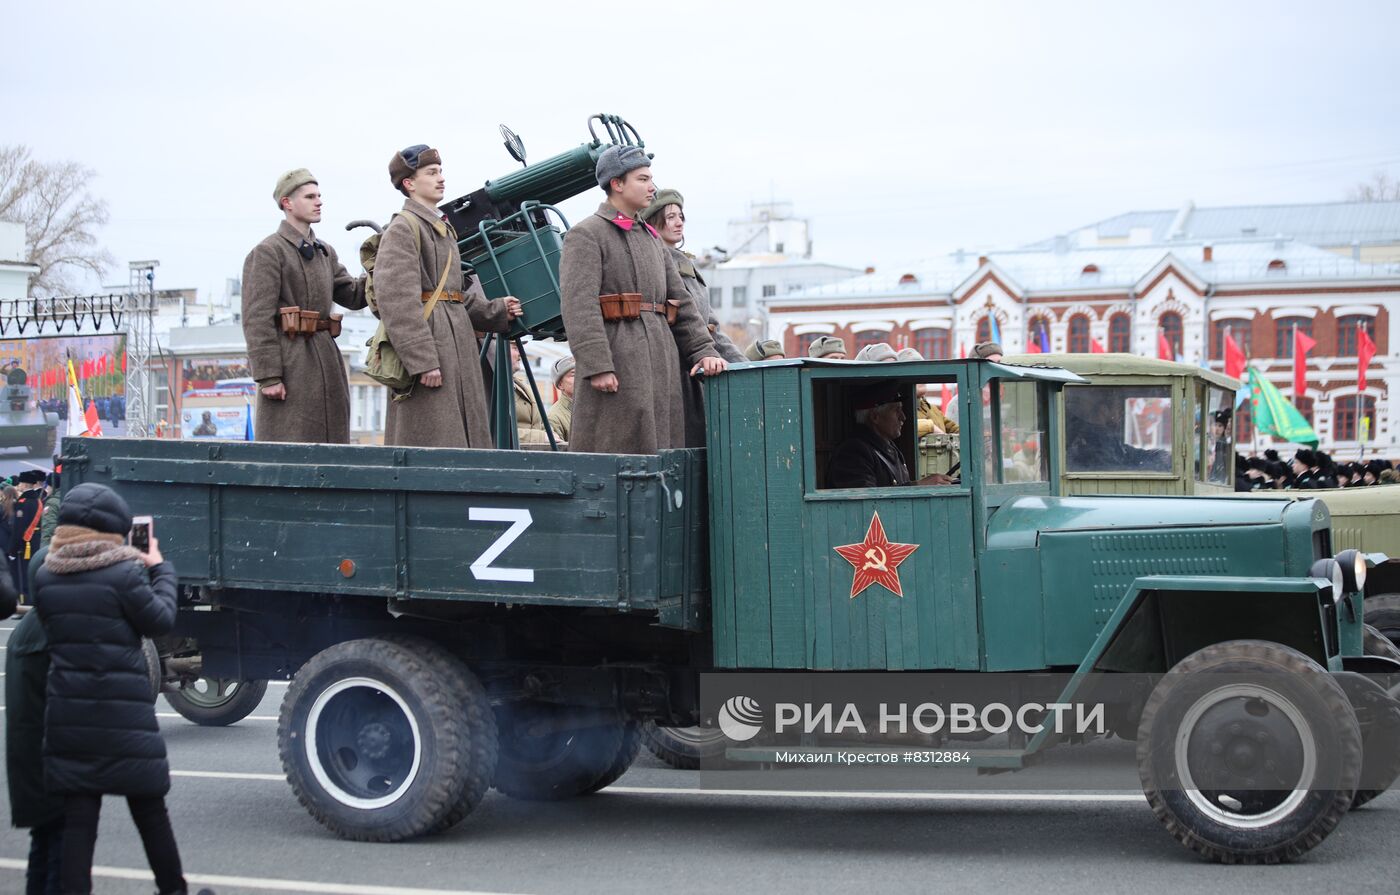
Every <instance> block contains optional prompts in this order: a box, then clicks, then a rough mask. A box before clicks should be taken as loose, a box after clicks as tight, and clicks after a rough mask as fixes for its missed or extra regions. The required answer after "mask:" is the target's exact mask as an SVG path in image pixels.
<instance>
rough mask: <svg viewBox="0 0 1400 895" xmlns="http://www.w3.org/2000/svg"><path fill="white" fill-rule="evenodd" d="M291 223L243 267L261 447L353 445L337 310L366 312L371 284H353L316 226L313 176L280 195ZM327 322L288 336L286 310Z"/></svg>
mask: <svg viewBox="0 0 1400 895" xmlns="http://www.w3.org/2000/svg"><path fill="white" fill-rule="evenodd" d="M273 198H274V199H276V200H277V207H278V208H280V209H282V213H283V215H284V216H285V218H286V219H285V220H284V221H282V223H281V224H280V225H278V227H277V232H276V233H274V234H272V235H271V236H269V237H267V238H266V239H264V240H263V241H262V242H260V243H258V244H257V245H256V246H255V247H254V248H253V250H252V251H251V252H249V253H248V257H247V258H246V259H245V260H244V262H243V337H244V339H245V340H246V341H247V343H248V366H249V368H250V369H251V370H252V372H253V378H254V379H255V380H256V381H257V383H258V409H257V425H256V427H255V429H254V434H255V436H256V438H257V440H258V441H304V442H327V443H331V444H347V443H349V441H350V389H349V385H348V384H347V382H346V377H345V364H344V362H343V361H342V360H341V357H340V349H339V348H337V347H336V342H335V338H334V337H333V335H332V332H331V329H330V327H331V322H330V313H331V303H332V302H334V303H335V304H338V305H340V306H341V307H344V308H350V309H352V310H353V309H355V308H363V307H364V306H365V281H364V277H352V276H350V272H349V271H347V270H346V269H345V265H343V264H341V263H340V259H339V258H338V257H336V254H335V249H333V248H332V247H331V246H329V245H327V244H326V243H324V242H321V241H320V240H319V239H317V238H316V234H315V233H314V232H312V230H311V225H312V224H316V223H320V220H321V186H320V184H318V183H317V182H316V178H315V177H313V176H312V174H311V172H310V171H308V170H306V169H305V168H297V169H295V170H292V171H288V172H287V173H285V174H283V175H282V177H281V178H279V179H278V181H277V187H276V189H274V190H273ZM292 306H295V307H298V308H300V309H301V310H302V311H314V312H316V313H317V314H319V315H320V316H319V318H318V319H317V321H316V322H315V323H314V324H312V323H310V321H306V324H307V328H308V330H310V329H312V327H314V331H309V332H305V333H301V334H297V335H292V336H288V335H285V334H284V333H283V331H282V323H281V321H282V316H281V313H280V309H281V308H286V307H292Z"/></svg>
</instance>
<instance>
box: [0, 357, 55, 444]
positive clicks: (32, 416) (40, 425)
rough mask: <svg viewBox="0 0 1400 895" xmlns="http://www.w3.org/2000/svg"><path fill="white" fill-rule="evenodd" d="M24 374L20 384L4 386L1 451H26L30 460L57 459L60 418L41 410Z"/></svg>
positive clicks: (0, 412)
mask: <svg viewBox="0 0 1400 895" xmlns="http://www.w3.org/2000/svg"><path fill="white" fill-rule="evenodd" d="M23 375H24V374H23V372H22V371H21V372H20V375H19V376H18V377H15V378H16V379H17V380H18V381H15V382H10V383H8V384H6V385H4V386H3V388H4V389H5V396H4V399H3V404H0V449H4V448H15V447H22V448H24V449H25V450H27V451H28V452H29V454H30V456H42V457H44V458H46V459H47V458H48V457H51V456H53V451H54V446H55V443H56V442H57V439H58V414H56V413H48V412H47V411H45V410H43V409H41V408H40V407H39V404H38V401H37V400H35V398H34V392H33V390H32V389H30V387H29V386H28V385H27V384H25V382H24V379H23Z"/></svg>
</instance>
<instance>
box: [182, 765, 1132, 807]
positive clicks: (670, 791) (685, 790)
mask: <svg viewBox="0 0 1400 895" xmlns="http://www.w3.org/2000/svg"><path fill="white" fill-rule="evenodd" d="M170 776H172V777H202V778H207V779H212V780H265V781H267V782H269V783H273V782H275V783H281V782H283V781H284V780H286V777H284V776H283V775H281V774H250V773H239V772H234V771H171V772H170ZM609 793H616V794H618V795H638V796H749V797H753V798H766V799H845V800H868V799H877V800H882V801H887V802H897V801H906V802H1069V803H1078V802H1144V801H1146V800H1147V797H1146V796H1144V795H1143V794H1142V793H1127V792H1110V793H1068V792H880V791H854V790H853V791H850V792H846V791H841V790H813V791H811V792H806V791H801V790H785V789H703V788H701V787H682V786H676V787H670V786H609V787H608V788H607V789H603V790H599V795H607V794H609Z"/></svg>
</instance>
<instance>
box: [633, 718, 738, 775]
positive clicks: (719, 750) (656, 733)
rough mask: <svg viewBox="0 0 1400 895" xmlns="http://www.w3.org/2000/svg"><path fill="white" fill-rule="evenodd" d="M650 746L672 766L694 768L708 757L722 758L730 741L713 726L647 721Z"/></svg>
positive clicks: (685, 768)
mask: <svg viewBox="0 0 1400 895" xmlns="http://www.w3.org/2000/svg"><path fill="white" fill-rule="evenodd" d="M642 731H643V735H644V736H645V738H646V744H647V749H648V750H650V751H651V754H652V755H655V756H656V757H657V758H659V759H661V760H662V761H664V762H666V763H667V764H668V765H670V766H671V767H673V768H678V769H680V770H685V771H693V770H696V769H697V768H699V767H700V764H701V763H702V762H704V761H706V760H711V761H713V760H716V759H720V758H723V756H724V750H725V749H726V748H728V744H729V740H728V739H727V738H726V737H725V735H724V732H723V731H721V730H719V729H717V728H712V727H658V726H657V724H656V722H655V721H648V722H647V723H646V725H645V726H644V727H643V728H642Z"/></svg>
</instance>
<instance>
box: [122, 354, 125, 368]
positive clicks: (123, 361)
mask: <svg viewBox="0 0 1400 895" xmlns="http://www.w3.org/2000/svg"><path fill="white" fill-rule="evenodd" d="M122 372H123V373H125V372H126V352H122Z"/></svg>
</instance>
